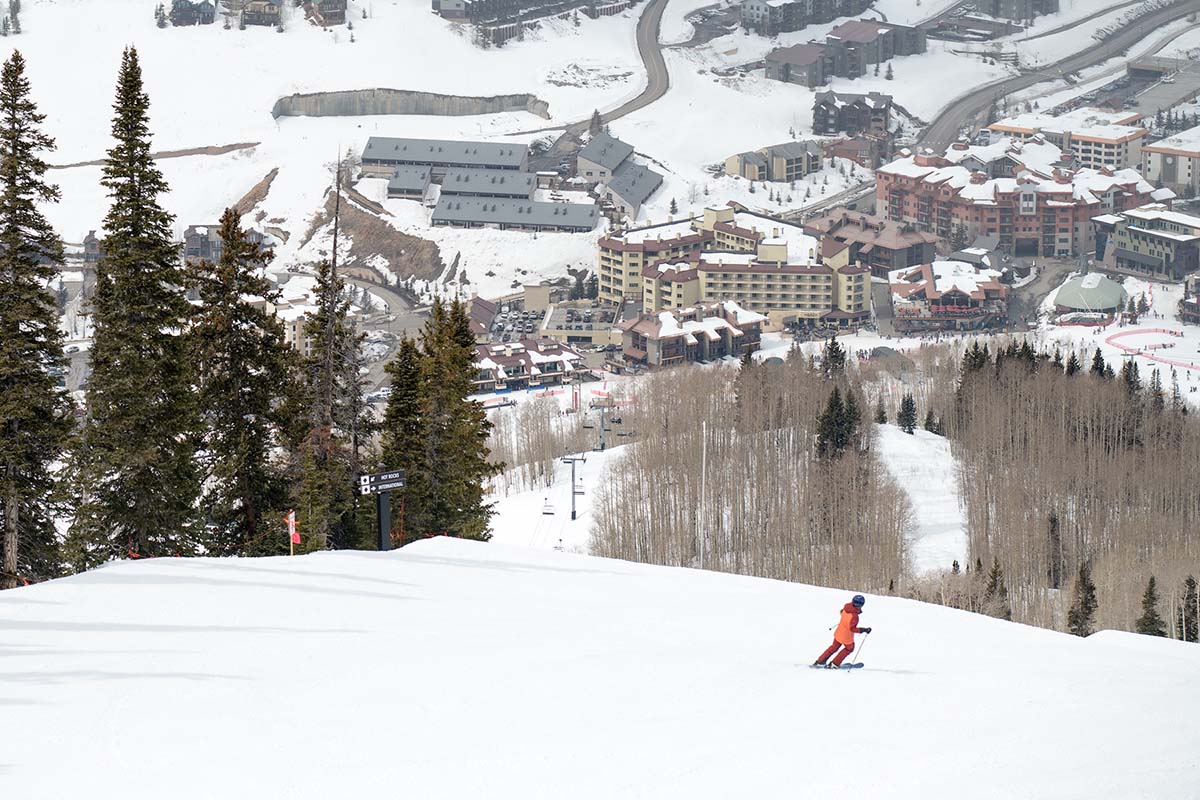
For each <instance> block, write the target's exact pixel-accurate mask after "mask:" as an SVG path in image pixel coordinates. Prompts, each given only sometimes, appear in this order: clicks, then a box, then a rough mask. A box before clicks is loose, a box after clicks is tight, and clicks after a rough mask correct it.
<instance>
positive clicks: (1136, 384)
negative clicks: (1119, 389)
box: [1121, 358, 1142, 397]
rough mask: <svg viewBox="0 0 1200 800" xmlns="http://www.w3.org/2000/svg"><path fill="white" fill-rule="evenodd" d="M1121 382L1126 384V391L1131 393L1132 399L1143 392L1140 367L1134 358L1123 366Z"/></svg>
mask: <svg viewBox="0 0 1200 800" xmlns="http://www.w3.org/2000/svg"><path fill="white" fill-rule="evenodd" d="M1121 380H1122V381H1123V382H1124V383H1125V390H1126V391H1127V392H1129V396H1130V397H1135V396H1137V394H1138V393H1139V392H1141V391H1142V378H1141V375H1140V374H1139V373H1138V365H1137V364H1136V363H1134V360H1133V359H1132V358H1131V359H1129V360H1128V361H1126V362H1125V364H1124V365H1122V367H1121Z"/></svg>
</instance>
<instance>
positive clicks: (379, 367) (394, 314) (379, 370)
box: [345, 276, 425, 391]
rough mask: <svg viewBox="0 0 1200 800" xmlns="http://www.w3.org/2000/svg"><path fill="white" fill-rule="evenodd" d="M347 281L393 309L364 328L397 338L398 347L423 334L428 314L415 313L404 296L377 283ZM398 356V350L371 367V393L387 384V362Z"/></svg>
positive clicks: (366, 322) (356, 280)
mask: <svg viewBox="0 0 1200 800" xmlns="http://www.w3.org/2000/svg"><path fill="white" fill-rule="evenodd" d="M345 281H346V283H349V284H352V285H354V286H359V287H365V288H367V289H369V290H370V291H371V293H372V294H375V295H378V296H380V297H382V298H384V299H385V300H387V302H388V305H389V306H390V308H389V311H388V313H387V314H380V315H377V316H374V317H368V318H367V320H366V321H365V322H364V324H363V327H364V328H366V329H367V330H373V331H377V330H383V331H387V332H388V333H390V334H392V336H393V337H394V339H393V342H394V344H395V345H399V344H400V338H401V337H402V336H405V335H407V336H409V337H414V336H416V335H417V334H418V333H420V331H421V328H422V327H423V326H424V325H425V314H424V313H421V312H417V311H414V310H413V309H412V308H411V307H410V306H409V305H408V302H407V301H406V300H405V299H404V297H403V296H402V295H400V294H398V293H397V292H395V291H393V290H391V289H389V288H388V287H386V286H383V285H382V284H378V283H374V282H373V281H364V280H360V279H359V278H352V277H349V276H345ZM395 352H396V350H395V347H393V348H392V349H391V350H390V351H389V352H388V354H387V355H386V356H384V357H383V358H381V359H380V360H379V361H376V362H375V363H374V364H372V365H371V366H370V368H369V371H368V372H367V375H366V381H367V386H368V391H374V390H375V389H378V388H379V387H380V386H383V385H384V384H385V383H387V380H388V379H387V373H385V372H384V371H383V368H384V366H386V365H387V362H389V361H391V359H392V356H393V355H394V354H395Z"/></svg>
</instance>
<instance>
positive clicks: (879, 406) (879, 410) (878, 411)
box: [875, 397, 887, 425]
mask: <svg viewBox="0 0 1200 800" xmlns="http://www.w3.org/2000/svg"><path fill="white" fill-rule="evenodd" d="M875 422H877V423H878V424H880V425H885V424H887V409H885V408H884V407H883V398H882V397H880V398H879V402H878V403H876V404H875Z"/></svg>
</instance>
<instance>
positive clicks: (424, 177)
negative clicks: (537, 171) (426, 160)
mask: <svg viewBox="0 0 1200 800" xmlns="http://www.w3.org/2000/svg"><path fill="white" fill-rule="evenodd" d="M431 172H432V170H431V169H430V168H429V167H427V166H421V167H396V169H395V171H394V172H392V176H391V177H390V178H388V185H387V196H388V197H399V198H403V199H405V200H423V199H424V198H425V193H426V192H428V191H429V183H430V181H431V180H432V177H431V175H430V173H431Z"/></svg>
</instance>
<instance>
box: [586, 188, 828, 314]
mask: <svg viewBox="0 0 1200 800" xmlns="http://www.w3.org/2000/svg"><path fill="white" fill-rule="evenodd" d="M767 239H781V240H783V241H785V242H786V243H787V245H788V247H789V251H790V253H791V256H790V257H791V260H792V263H794V264H816V263H818V260H819V254H818V249H819V247H820V245H819V243H818V241H817V239H816V238H815V237H813V236H810V235H809V234H807V233H805V231H804V228H803V227H801V226H799V225H794V224H792V223H789V222H784V221H783V220H779V219H775V218H773V217H767V216H763V215H761V214H755V213H753V212H751V211H747V210H745V209H744V208H743V207H741V206H739V205H736V204H731V205H727V206H714V207H710V208H706V209H705V210H704V214H703V215H702V216H699V217H694V218H691V219H685V220H679V221H673V222H668V223H665V224H660V225H650V226H647V227H643V228H633V229H630V230H618V231H614V232H613V233H610V234H609V235H607V236H605V237H603V238H601V239H600V244H599V267H598V269H597V274H598V275H599V278H600V300H601V301H603V302H606V303H623V302H625V301H626V300H630V301H633V302H642V301H643V279H644V278H643V274H644V271H645V269H646V268H647V267H653V266H656V265H659V264H663V263H673V262H688V261H698V260H699V255H700V254H701V253H704V252H716V251H725V252H736V253H751V254H753V253H756V252H757V251H758V248H759V244H760V243H762V242H763V241H764V240H767Z"/></svg>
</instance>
